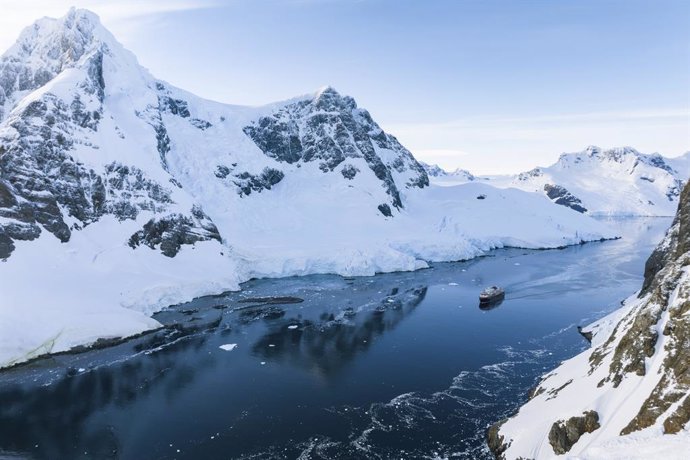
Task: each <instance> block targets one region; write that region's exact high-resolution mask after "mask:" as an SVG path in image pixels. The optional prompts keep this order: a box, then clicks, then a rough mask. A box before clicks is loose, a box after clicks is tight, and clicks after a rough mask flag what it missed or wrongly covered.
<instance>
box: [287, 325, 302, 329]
mask: <svg viewBox="0 0 690 460" xmlns="http://www.w3.org/2000/svg"><path fill="white" fill-rule="evenodd" d="M298 327H299V326H298V325H296V324H291V325H289V326H288V329H297V328H298Z"/></svg>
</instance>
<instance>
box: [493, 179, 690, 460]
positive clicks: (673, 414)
mask: <svg viewBox="0 0 690 460" xmlns="http://www.w3.org/2000/svg"><path fill="white" fill-rule="evenodd" d="M689 228H690V186H688V185H686V186H685V188H684V190H683V191H682V194H681V195H680V201H679V207H678V212H677V215H676V218H675V220H674V223H673V225H672V227H671V228H670V229H669V231H668V233H667V234H666V237H665V238H664V240H663V241H662V242H661V243H660V244H659V246H658V247H657V248H656V250H655V251H654V253H653V254H652V255H651V257H650V258H649V259H648V261H647V263H646V266H645V280H644V284H643V286H642V289H641V290H640V292H639V293H638V294H636V295H633V296H632V297H630V298H628V299H627V300H626V301H625V302H624V304H623V306H622V307H621V308H620V309H618V310H617V311H615V312H614V313H612V314H610V315H608V316H606V317H605V318H603V319H601V320H599V321H597V322H596V323H594V324H592V325H591V326H589V327H587V328H585V329H584V330H583V333H584V334H585V335H587V336H589V337H590V338H591V342H592V343H591V348H589V349H588V350H587V351H585V352H583V353H581V354H580V355H578V356H575V357H574V358H572V359H569V360H567V361H565V362H564V363H562V364H561V365H560V366H559V367H558V368H556V369H555V370H553V371H551V372H549V373H548V374H547V375H546V376H544V377H543V379H542V381H541V382H540V383H539V385H538V386H537V387H536V388H535V389H534V391H533V392H532V394H531V397H530V400H529V401H528V402H527V403H526V404H525V405H524V406H523V407H522V408H520V410H519V412H518V413H517V414H516V415H515V416H514V417H512V418H509V419H507V420H504V421H502V422H500V423H498V424H496V425H494V426H493V427H492V428H491V429H490V430H489V444H490V446H491V448H492V450H493V451H494V453H495V454H496V456H497V458H502V459H518V458H530V459H550V458H578V459H648V458H663V459H678V460H681V459H686V458H688V453H689V452H690V427H689V426H688V422H689V421H690V368H689V367H688V363H689V362H690V316H689V312H690V276H689V273H688V265H689V264H690V230H689Z"/></svg>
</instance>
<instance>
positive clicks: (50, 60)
mask: <svg viewBox="0 0 690 460" xmlns="http://www.w3.org/2000/svg"><path fill="white" fill-rule="evenodd" d="M101 51H104V52H107V53H109V54H112V55H116V56H117V59H118V60H119V61H121V62H126V63H125V64H124V65H127V66H132V65H134V64H136V58H134V56H133V55H131V53H129V52H127V51H126V50H125V49H124V48H123V47H122V45H120V44H119V43H118V41H117V40H116V39H115V37H114V36H113V35H112V34H111V33H110V32H109V31H108V30H107V29H106V28H105V27H103V26H102V25H101V22H100V19H99V18H98V16H97V15H96V14H95V13H93V12H91V11H89V10H85V9H78V8H71V9H70V10H69V11H68V12H67V14H65V15H64V16H62V17H61V18H48V17H45V18H42V19H39V20H38V21H36V22H34V23H33V24H32V25H31V26H29V27H27V28H25V29H24V30H23V31H22V32H21V34H20V35H19V38H18V39H17V41H16V42H15V43H14V45H12V46H11V47H10V48H9V49H8V50H7V51H6V52H5V53H4V54H3V55H2V56H0V121H2V120H3V119H4V118H5V116H6V115H7V114H8V113H9V112H10V111H11V110H12V108H13V106H14V104H15V103H16V102H17V101H18V100H20V99H21V98H22V97H24V96H26V95H27V94H28V93H30V92H32V91H34V90H36V89H38V88H41V87H42V86H44V85H45V84H47V83H48V82H49V81H51V80H52V79H54V78H55V77H56V76H58V74H60V73H61V72H62V71H64V70H65V69H69V68H74V67H78V66H79V65H81V64H80V63H81V62H82V61H83V60H84V59H88V58H90V57H91V56H94V55H95V54H97V53H99V52H101Z"/></svg>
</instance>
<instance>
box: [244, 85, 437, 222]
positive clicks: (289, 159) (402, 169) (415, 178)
mask: <svg viewBox="0 0 690 460" xmlns="http://www.w3.org/2000/svg"><path fill="white" fill-rule="evenodd" d="M244 132H245V133H246V134H247V135H248V136H249V137H251V138H252V140H254V142H255V143H256V145H257V146H258V147H259V148H260V149H261V151H263V152H264V154H265V155H267V156H269V157H271V158H274V159H276V160H277V161H280V162H286V163H298V162H311V161H316V162H318V163H319V168H320V169H321V170H322V171H323V172H324V173H328V172H330V171H333V170H334V169H335V168H336V167H337V166H338V165H340V164H341V163H343V162H345V160H346V159H348V158H363V159H364V160H365V161H366V163H367V165H368V166H369V168H370V169H371V170H372V171H373V172H374V174H375V175H376V177H377V178H378V179H379V180H380V181H381V182H382V185H383V187H384V188H385V190H386V192H387V193H388V195H390V197H391V204H392V205H393V206H394V207H396V208H402V206H403V203H402V200H401V198H400V190H399V188H398V185H396V181H395V179H394V177H393V175H394V174H395V173H399V174H404V175H405V176H406V177H407V181H406V183H405V186H406V187H420V188H422V187H426V186H427V185H429V178H428V177H427V174H426V172H425V171H424V168H423V167H422V165H420V164H419V163H418V162H417V161H416V160H415V159H414V157H413V156H412V154H411V153H410V152H409V151H408V150H407V149H405V147H403V146H402V145H400V143H399V142H398V140H397V139H396V138H395V137H393V136H391V135H389V134H386V133H385V132H384V131H383V130H382V129H381V128H380V127H379V125H377V124H376V123H375V122H374V120H372V118H371V116H370V115H369V112H367V111H366V110H363V109H360V108H358V107H357V104H356V103H355V100H354V99H352V98H351V97H349V96H344V97H343V96H341V95H340V94H338V93H337V92H336V91H335V90H334V89H333V88H330V87H329V88H326V89H325V90H323V91H321V93H320V94H319V95H318V96H317V97H316V98H314V99H313V100H303V101H299V102H295V103H293V104H288V105H286V106H284V107H282V108H280V109H279V110H277V111H276V112H275V113H273V114H272V115H270V116H265V117H261V118H259V119H258V120H257V121H256V122H254V123H253V124H251V125H249V126H247V127H245V128H244ZM380 151H390V152H392V153H393V155H390V156H387V158H391V160H388V161H384V160H383V159H382V157H381V156H380V155H379V152H380ZM352 172H353V169H352V167H351V166H348V165H346V166H345V168H344V169H343V173H342V174H343V176H344V177H345V178H346V179H351V178H352V177H354V175H353V174H352ZM350 176H352V177H350Z"/></svg>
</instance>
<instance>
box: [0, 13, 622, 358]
mask: <svg viewBox="0 0 690 460" xmlns="http://www.w3.org/2000/svg"><path fill="white" fill-rule="evenodd" d="M0 107H1V108H2V109H1V113H0V260H2V262H0V366H2V365H7V364H11V363H15V362H20V361H23V360H26V359H29V358H31V357H33V356H37V355H40V354H43V353H48V352H55V351H60V350H65V349H69V348H70V347H72V346H75V345H79V344H84V343H91V342H94V341H95V340H97V339H99V338H107V337H119V336H125V335H131V334H136V333H138V332H142V331H144V330H147V329H150V328H154V327H157V326H158V323H156V322H155V321H154V320H152V319H151V318H150V317H149V316H148V315H149V314H150V313H151V312H153V311H155V310H157V309H160V308H164V307H166V306H168V305H170V304H172V303H175V302H179V301H184V300H188V299H191V298H192V297H195V296H199V295H205V294H212V293H218V292H221V291H224V290H228V289H234V288H237V287H238V283H240V282H242V281H244V280H247V279H249V278H251V277H262V276H286V275H299V274H307V273H326V272H327V273H339V274H344V275H345V274H346V275H371V274H374V273H376V272H385V271H394V270H413V269H418V268H423V267H426V266H427V263H428V262H430V261H445V260H458V259H465V258H469V257H474V256H476V255H479V254H482V253H484V252H486V251H488V250H490V249H492V248H495V247H501V246H506V245H510V246H521V247H560V246H563V245H567V244H577V243H580V242H581V241H587V240H595V239H600V238H603V237H611V236H614V235H612V234H611V232H610V231H609V230H608V229H606V228H605V227H603V226H602V225H601V224H599V223H597V222H595V221H593V220H591V219H589V218H588V217H586V216H582V215H580V214H578V213H576V212H573V211H572V210H570V209H566V208H563V207H560V206H555V205H553V204H552V203H551V202H550V201H549V200H548V199H546V198H545V197H544V196H543V195H537V194H533V193H525V192H522V191H518V190H498V189H495V188H493V187H490V186H487V185H484V184H468V185H465V186H457V187H435V186H429V180H428V176H427V173H426V172H425V170H424V168H423V167H422V166H421V165H420V164H419V163H418V162H417V161H416V160H415V159H414V157H413V156H412V154H411V153H410V152H409V151H408V150H407V149H405V148H404V147H403V146H402V145H401V144H400V143H399V142H398V141H397V140H396V139H395V138H394V137H393V136H391V135H389V134H387V133H385V132H383V131H382V130H381V128H380V127H379V126H378V125H377V124H376V123H375V122H374V121H373V119H372V118H371V116H370V115H369V113H368V112H367V111H366V110H364V109H361V108H359V107H358V106H357V104H356V103H355V101H354V99H352V98H350V97H347V96H342V95H340V94H338V93H337V92H336V91H335V90H334V89H333V88H330V87H328V88H324V89H322V90H319V91H318V92H316V93H313V94H308V95H305V96H301V97H297V98H294V99H291V100H289V101H284V102H279V103H275V104H271V105H268V106H263V107H241V106H233V105H227V104H221V103H216V102H212V101H208V100H204V99H202V98H199V97H197V96H195V95H193V94H190V93H188V92H185V91H183V90H181V89H178V88H175V87H173V86H171V85H169V84H167V83H166V82H164V81H162V80H158V79H156V78H154V77H153V76H152V75H150V73H149V72H148V71H147V70H146V69H144V68H142V67H141V66H140V65H139V64H138V62H137V60H136V58H135V56H134V55H133V54H131V53H130V52H128V51H127V50H125V49H124V48H123V47H122V46H121V45H120V44H119V43H118V42H117V41H116V40H115V38H114V37H113V36H112V35H111V34H110V33H109V32H108V31H107V30H106V29H105V28H103V27H102V26H101V25H100V23H99V21H98V18H97V17H96V16H95V15H94V14H92V13H90V12H88V11H84V10H74V9H73V10H71V11H70V12H69V13H68V14H67V15H66V16H65V17H63V18H61V19H49V18H46V19H42V20H39V21H38V22H36V23H35V24H34V25H33V26H31V27H29V28H27V29H26V30H25V31H24V32H23V33H22V34H21V37H20V38H19V40H18V41H17V43H16V44H15V45H14V46H13V47H12V48H10V50H8V51H7V52H6V53H5V54H4V55H3V56H2V57H1V58H0ZM497 213H500V215H501V216H502V217H503V218H504V219H511V221H512V224H511V226H510V228H506V227H505V226H503V225H501V222H499V221H497V219H495V218H493V217H494V216H495V215H496V214H497Z"/></svg>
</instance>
